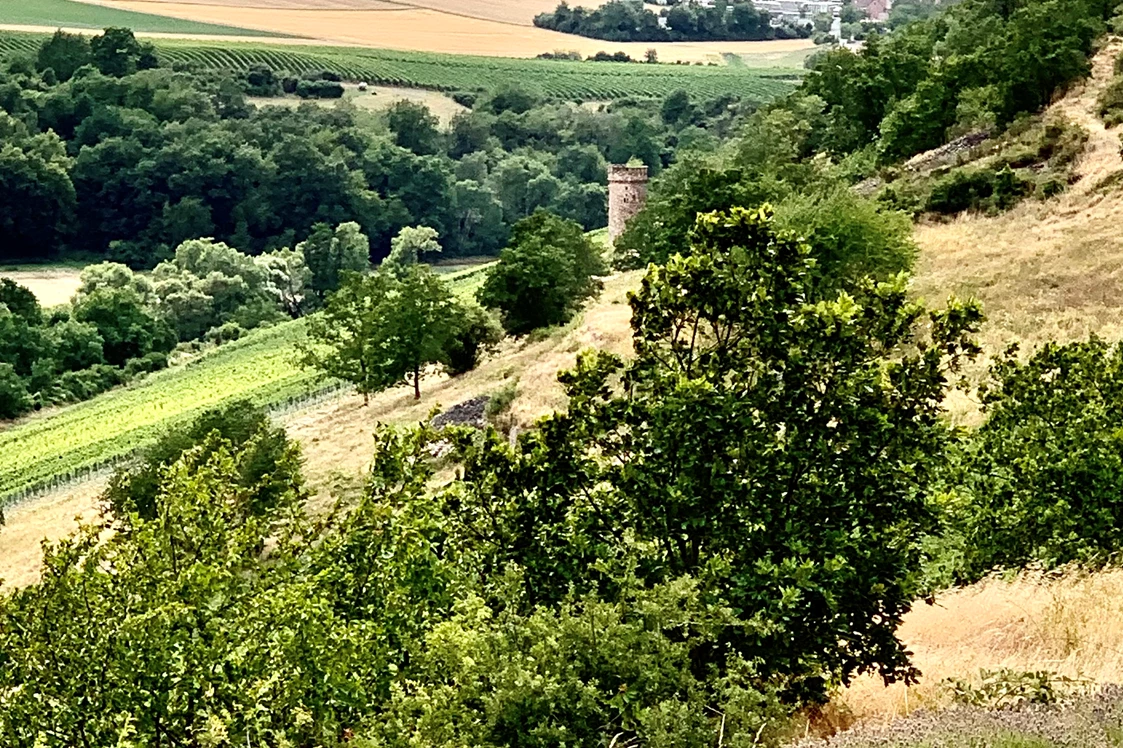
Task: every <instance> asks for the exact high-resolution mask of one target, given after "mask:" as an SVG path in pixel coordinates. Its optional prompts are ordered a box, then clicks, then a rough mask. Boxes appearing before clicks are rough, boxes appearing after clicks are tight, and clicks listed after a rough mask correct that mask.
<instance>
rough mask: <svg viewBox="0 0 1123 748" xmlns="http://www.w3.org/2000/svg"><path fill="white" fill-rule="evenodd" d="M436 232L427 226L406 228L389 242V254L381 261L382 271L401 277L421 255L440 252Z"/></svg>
mask: <svg viewBox="0 0 1123 748" xmlns="http://www.w3.org/2000/svg"><path fill="white" fill-rule="evenodd" d="M437 236H438V234H437V232H436V230H435V229H431V228H429V227H428V226H406V227H405V228H403V229H402V230H401V231H399V232H398V235H397V236H395V237H394V239H393V240H392V241H391V242H390V254H389V255H387V256H386V258H385V259H384V260H383V261H382V266H381V267H382V269H383V270H384V271H386V272H389V273H392V274H394V275H398V276H401V275H403V274H404V273H405V272H406V271H407V270H409V268H411V267H413V266H414V265H416V264H417V261H418V259H419V258H420V257H421V255H423V254H426V255H430V256H432V255H435V254H439V253H440V252H441V249H442V247H441V243H440V242H438V241H437Z"/></svg>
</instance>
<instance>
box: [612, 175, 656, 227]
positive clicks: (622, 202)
mask: <svg viewBox="0 0 1123 748" xmlns="http://www.w3.org/2000/svg"><path fill="white" fill-rule="evenodd" d="M646 202H647V167H646V166H623V165H620V164H612V165H611V166H609V167H608V241H609V242H615V241H616V238H617V237H618V236H620V234H622V233H624V227H625V226H627V225H628V221H630V220H631V219H632V217H633V216H635V214H636V213H639V212H640V209H642V208H643V206H644V203H646Z"/></svg>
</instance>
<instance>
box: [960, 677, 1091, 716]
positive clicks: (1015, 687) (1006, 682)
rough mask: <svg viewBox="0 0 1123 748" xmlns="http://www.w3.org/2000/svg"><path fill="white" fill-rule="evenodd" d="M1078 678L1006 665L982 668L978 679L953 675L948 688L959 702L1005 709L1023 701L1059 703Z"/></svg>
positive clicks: (1030, 702) (1071, 689) (1023, 702)
mask: <svg viewBox="0 0 1123 748" xmlns="http://www.w3.org/2000/svg"><path fill="white" fill-rule="evenodd" d="M1076 685H1077V681H1075V680H1073V679H1072V678H1067V677H1064V676H1061V675H1057V674H1056V673H1054V672H1050V671H1048V670H1038V671H1034V672H1020V671H1016V670H1010V669H1009V668H1003V669H1001V670H982V671H981V672H980V673H979V679H978V683H975V682H973V681H971V680H966V679H960V678H949V679H948V681H947V682H946V686H947V689H948V690H949V691H950V692H951V695H952V698H953V699H954V700H955V702H956V703H957V704H963V705H966V706H975V707H983V708H986V709H1001V708H1009V707H1011V706H1018V705H1021V704H1056V703H1057V702H1058V701H1060V700H1061V699H1062V698H1065V697H1066V696H1070V695H1071V694H1072V691H1074V690H1075V686H1076Z"/></svg>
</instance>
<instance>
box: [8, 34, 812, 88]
mask: <svg viewBox="0 0 1123 748" xmlns="http://www.w3.org/2000/svg"><path fill="white" fill-rule="evenodd" d="M42 38H43V37H42V36H41V35H35V34H19V33H3V34H0V54H4V53H11V52H24V53H27V52H33V51H34V50H35V49H37V48H38V45H39V44H40V43H41V41H42ZM156 44H157V50H158V52H159V54H160V57H161V58H162V59H163V60H165V61H167V62H171V63H173V64H180V65H187V66H191V67H193V68H195V69H199V70H215V71H217V70H231V71H243V70H246V69H248V68H249V67H250V66H252V65H268V66H269V67H271V68H273V69H274V70H277V71H286V72H288V73H292V74H296V75H302V74H305V73H310V72H314V71H321V70H327V71H331V72H334V73H338V74H339V75H341V76H343V77H344V78H345V79H347V80H352V81H366V82H368V83H371V84H377V85H385V86H404V87H410V88H427V89H433V90H439V91H488V90H495V89H497V88H500V87H502V86H504V85H509V84H510V83H512V82H518V83H519V84H520V85H522V86H524V87H527V88H533V89H536V90H538V91H540V92H541V93H543V94H545V95H547V96H551V97H554V98H559V99H570V100H600V99H614V98H621V97H626V96H636V97H656V96H666V95H667V94H669V93H671V92H673V91H676V90H678V89H686V90H688V91H690V92H691V94H693V95H695V96H701V97H714V96H720V95H725V94H731V95H735V96H740V97H742V98H746V99H750V100H755V101H759V102H766V101H770V100H772V99H775V98H777V97H779V96H782V95H784V94H785V93H787V92H788V91H791V90H792V89H793V88H794V87H795V85H796V84H797V83H798V80H799V76H800V74H801V71H799V70H793V69H787V68H749V67H735V66H697V65H695V66H691V65H642V64H631V63H614V62H596V63H593V62H573V61H565V60H527V59H515V58H502V57H498V58H497V57H471V56H461V55H445V54H429V53H421V52H394V51H389V50H379V49H362V48H345V47H302V46H285V45H278V44H269V43H252V42H250V43H246V42H239V43H226V44H218V43H215V42H199V41H192V40H181V39H162V40H159V41H157V42H156Z"/></svg>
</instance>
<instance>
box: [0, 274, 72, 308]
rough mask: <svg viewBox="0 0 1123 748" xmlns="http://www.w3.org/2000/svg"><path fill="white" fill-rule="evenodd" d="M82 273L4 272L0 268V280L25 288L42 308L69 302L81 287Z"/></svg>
mask: <svg viewBox="0 0 1123 748" xmlns="http://www.w3.org/2000/svg"><path fill="white" fill-rule="evenodd" d="M81 275H82V271H81V270H79V269H77V268H42V269H34V270H5V269H3V268H0V278H10V279H12V280H13V281H15V282H16V283H18V284H20V285H21V286H23V287H25V288H27V289H28V290H30V291H31V293H33V294H35V297H36V298H37V299H39V303H40V304H41V305H43V306H44V307H52V306H59V305H60V304H66V303H67V302H69V301H70V299H71V297H72V296H74V294H75V293H77V291H78V287H79V286H80V285H82V278H81Z"/></svg>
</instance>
